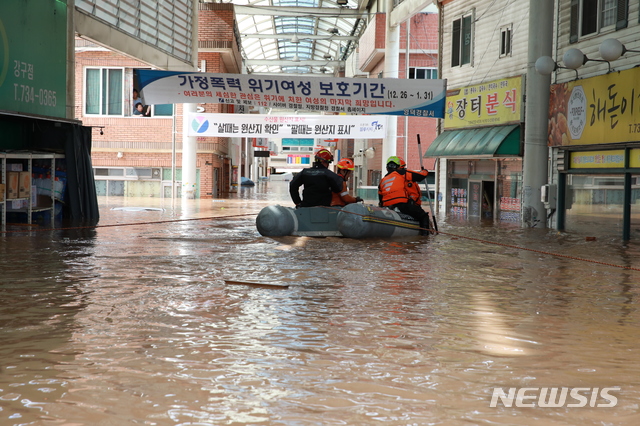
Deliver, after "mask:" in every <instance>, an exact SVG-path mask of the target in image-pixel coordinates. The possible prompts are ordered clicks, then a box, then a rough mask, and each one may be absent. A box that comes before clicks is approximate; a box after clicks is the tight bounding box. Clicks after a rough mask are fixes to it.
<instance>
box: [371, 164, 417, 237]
mask: <svg viewBox="0 0 640 426" xmlns="http://www.w3.org/2000/svg"><path fill="white" fill-rule="evenodd" d="M402 163H404V161H403V160H402V159H401V158H399V157H397V156H395V155H393V156H391V157H389V159H388V160H387V174H386V175H385V176H384V177H383V178H382V179H381V180H380V184H379V185H378V197H379V200H380V207H388V208H390V209H397V210H398V211H399V212H401V213H404V214H407V215H409V216H411V217H413V218H414V219H415V220H416V221H417V222H418V223H419V224H420V227H421V228H423V230H421V231H420V234H421V235H426V234H427V233H428V231H427V229H429V214H428V213H427V212H425V211H424V210H422V207H420V203H421V201H420V195H421V191H420V187H419V185H418V182H422V181H423V180H424V179H425V178H426V177H427V174H428V172H427V171H426V170H424V169H422V170H420V171H419V172H416V171H411V170H407V169H406V165H405V167H401V165H402Z"/></svg>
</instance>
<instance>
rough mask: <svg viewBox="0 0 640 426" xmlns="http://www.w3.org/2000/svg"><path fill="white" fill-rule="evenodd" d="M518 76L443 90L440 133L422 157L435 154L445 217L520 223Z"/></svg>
mask: <svg viewBox="0 0 640 426" xmlns="http://www.w3.org/2000/svg"><path fill="white" fill-rule="evenodd" d="M522 85H523V82H522V77H520V76H519V77H513V78H505V79H501V80H496V81H492V82H489V83H485V84H480V85H476V86H469V87H464V88H462V89H456V90H450V91H448V92H447V108H446V111H445V120H444V127H445V130H444V132H442V133H441V134H440V135H439V136H438V137H437V138H436V139H435V140H434V141H433V143H432V144H431V146H430V147H429V149H428V150H427V152H426V154H425V157H432V158H433V157H436V158H440V161H441V162H445V164H444V165H442V167H441V168H440V170H441V171H443V170H444V171H446V173H444V174H443V175H441V176H440V186H441V187H444V189H442V193H443V194H446V196H445V197H444V200H442V204H441V206H442V207H444V209H445V211H446V212H447V214H448V215H449V217H452V218H456V219H460V220H469V219H474V218H483V219H487V220H492V219H493V220H498V221H506V222H519V221H520V192H521V189H522V138H523V131H522V125H521V121H522V101H521V98H522V95H521V94H522V87H523V86H522Z"/></svg>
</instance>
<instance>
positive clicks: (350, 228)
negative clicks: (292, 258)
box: [256, 203, 420, 238]
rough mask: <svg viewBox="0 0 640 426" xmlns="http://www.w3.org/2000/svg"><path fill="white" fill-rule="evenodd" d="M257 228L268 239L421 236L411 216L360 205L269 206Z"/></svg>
mask: <svg viewBox="0 0 640 426" xmlns="http://www.w3.org/2000/svg"><path fill="white" fill-rule="evenodd" d="M256 227H257V228H258V232H259V233H260V235H263V236H265V237H284V236H287V235H296V236H308V237H347V238H394V237H407V236H414V235H420V226H419V223H418V222H417V221H415V220H413V218H412V217H411V216H407V215H404V214H402V213H399V212H397V211H395V210H390V209H388V208H386V207H377V206H373V205H363V204H361V203H354V204H349V205H347V206H345V207H342V208H340V207H302V208H298V209H294V208H292V207H284V206H280V205H275V206H267V207H265V208H263V209H262V210H261V211H260V213H258V216H257V217H256Z"/></svg>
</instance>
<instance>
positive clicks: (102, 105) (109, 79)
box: [84, 68, 124, 116]
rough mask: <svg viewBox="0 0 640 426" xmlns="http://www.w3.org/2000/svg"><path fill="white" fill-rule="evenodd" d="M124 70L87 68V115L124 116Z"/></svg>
mask: <svg viewBox="0 0 640 426" xmlns="http://www.w3.org/2000/svg"><path fill="white" fill-rule="evenodd" d="M123 77H124V70H123V69H122V68H86V72H85V99H84V101H85V102H84V103H85V114H87V115H120V116H121V115H123V105H124V102H123V93H124V92H123Z"/></svg>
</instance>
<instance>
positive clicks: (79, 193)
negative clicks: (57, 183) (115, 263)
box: [64, 125, 100, 225]
mask: <svg viewBox="0 0 640 426" xmlns="http://www.w3.org/2000/svg"><path fill="white" fill-rule="evenodd" d="M64 154H65V157H66V163H67V190H66V195H65V203H66V206H65V207H66V208H65V210H66V212H65V217H66V218H67V219H68V220H69V221H71V222H72V223H73V224H76V225H87V224H90V225H95V224H97V223H98V221H99V220H100V212H99V209H98V198H97V195H96V183H95V180H94V179H93V167H92V165H91V127H85V126H80V125H73V126H72V128H71V129H70V131H68V132H66V138H65V146H64Z"/></svg>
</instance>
